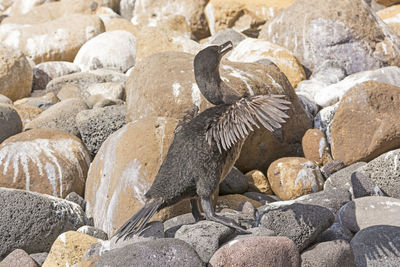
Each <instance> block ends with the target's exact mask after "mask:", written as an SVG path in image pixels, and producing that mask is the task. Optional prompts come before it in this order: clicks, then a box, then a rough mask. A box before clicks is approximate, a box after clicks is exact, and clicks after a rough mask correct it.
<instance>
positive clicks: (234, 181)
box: [219, 167, 249, 195]
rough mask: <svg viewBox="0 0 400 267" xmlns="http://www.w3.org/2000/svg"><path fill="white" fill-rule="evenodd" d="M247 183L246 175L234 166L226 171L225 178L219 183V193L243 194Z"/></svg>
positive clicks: (247, 185)
mask: <svg viewBox="0 0 400 267" xmlns="http://www.w3.org/2000/svg"><path fill="white" fill-rule="evenodd" d="M248 187H249V183H248V182H247V179H246V177H245V176H244V175H243V173H242V172H241V171H239V170H238V169H237V168H236V167H233V168H232V170H231V171H230V172H229V173H228V175H227V176H226V177H225V179H224V180H223V181H222V182H221V183H220V184H219V194H220V195H228V194H243V193H244V192H246V191H247V189H248Z"/></svg>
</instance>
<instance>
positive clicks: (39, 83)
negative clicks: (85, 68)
mask: <svg viewBox="0 0 400 267" xmlns="http://www.w3.org/2000/svg"><path fill="white" fill-rule="evenodd" d="M79 71H81V69H80V68H79V67H78V66H77V65H75V64H74V63H71V62H67V61H49V62H42V63H40V64H38V65H36V66H35V67H34V68H33V85H32V89H33V90H44V89H46V85H47V84H48V83H49V82H50V81H51V80H52V79H54V78H57V77H60V76H64V75H68V74H71V73H75V72H79Z"/></svg>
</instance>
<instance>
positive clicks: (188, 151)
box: [116, 42, 290, 238]
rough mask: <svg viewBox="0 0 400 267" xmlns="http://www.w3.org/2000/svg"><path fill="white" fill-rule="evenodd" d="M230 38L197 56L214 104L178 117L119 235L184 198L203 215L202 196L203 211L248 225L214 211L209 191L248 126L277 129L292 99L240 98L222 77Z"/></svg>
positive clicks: (201, 82)
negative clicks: (147, 184) (141, 200)
mask: <svg viewBox="0 0 400 267" xmlns="http://www.w3.org/2000/svg"><path fill="white" fill-rule="evenodd" d="M231 49H232V43H231V42H227V43H225V44H223V45H220V46H210V47H207V48H205V49H204V50H202V51H200V52H199V53H198V54H197V55H196V57H195V59H194V72H195V78H196V82H197V84H198V86H199V89H200V91H201V93H202V94H203V95H204V96H205V97H206V98H207V99H208V100H209V101H210V102H211V103H213V104H214V105H216V106H214V107H211V108H209V109H207V110H205V111H203V112H201V113H200V114H198V115H197V111H198V109H191V110H190V111H189V112H188V113H187V115H185V117H184V118H183V119H182V120H181V121H180V122H179V124H178V126H177V128H176V130H175V136H174V139H173V141H172V143H171V145H170V147H169V150H168V153H167V155H166V157H165V159H164V161H163V163H162V164H161V167H160V170H159V172H158V174H157V176H156V178H155V180H154V182H153V184H152V186H151V187H150V189H149V190H148V191H147V193H146V194H145V197H146V199H147V201H146V204H145V205H144V207H143V208H142V209H141V210H140V211H138V212H137V213H136V214H135V215H134V216H132V218H130V219H129V220H128V221H127V222H126V223H125V224H124V225H123V226H122V227H121V228H120V229H119V230H118V231H117V233H116V234H117V235H118V238H121V237H125V238H126V237H127V236H130V235H133V234H138V233H140V232H141V231H142V230H143V229H144V227H145V225H146V223H147V221H148V220H149V219H150V218H151V217H152V216H153V215H154V213H155V212H156V211H158V210H160V209H162V208H164V207H167V206H170V205H172V204H175V203H177V202H179V201H181V200H183V199H185V198H190V199H191V204H192V212H193V215H194V217H195V218H196V220H200V219H201V215H200V212H199V211H198V208H197V201H196V198H197V197H199V198H200V201H201V206H202V208H203V211H204V214H205V217H206V218H207V219H208V220H213V221H216V222H220V223H222V224H224V225H227V226H230V227H233V228H235V229H237V230H239V231H244V230H243V229H242V228H241V227H240V226H239V225H237V224H236V223H235V222H234V221H233V220H231V219H229V218H225V217H221V216H217V215H216V214H215V213H214V210H213V207H212V204H211V197H212V195H213V193H214V192H215V190H216V188H217V186H218V184H219V183H220V182H221V181H222V180H223V179H224V178H225V177H226V175H227V174H228V173H229V171H230V170H231V169H232V167H233V165H234V163H235V161H236V160H237V158H238V157H239V154H240V150H241V148H242V145H243V143H244V141H245V139H246V137H247V135H248V133H249V132H250V131H253V129H254V128H255V127H258V128H259V125H258V124H259V123H260V124H261V125H263V126H264V127H265V128H266V129H268V130H270V131H274V129H277V128H280V127H281V123H283V122H285V120H284V119H286V118H288V116H287V115H286V114H285V113H284V112H283V110H287V109H288V106H287V105H289V104H290V102H288V101H286V100H284V99H283V96H280V95H261V96H251V97H245V98H242V97H241V96H240V95H239V94H238V93H237V92H236V91H235V90H233V89H232V88H230V87H228V86H227V85H226V84H225V83H224V82H223V81H222V80H221V78H220V75H219V64H220V60H221V58H222V56H223V55H224V54H225V53H226V52H228V51H229V50H231Z"/></svg>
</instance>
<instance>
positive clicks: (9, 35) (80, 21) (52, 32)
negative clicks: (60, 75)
mask: <svg viewBox="0 0 400 267" xmlns="http://www.w3.org/2000/svg"><path fill="white" fill-rule="evenodd" d="M102 32H104V25H103V22H102V21H101V20H100V18H99V17H97V16H94V15H82V14H72V15H68V16H65V17H60V18H57V19H55V20H52V21H47V22H43V23H38V24H34V25H18V24H7V23H4V22H3V23H2V24H1V25H0V41H1V42H2V43H4V44H6V45H9V46H12V47H14V48H17V49H20V50H21V51H22V52H23V53H24V54H25V55H26V56H27V57H29V58H30V59H32V60H33V61H34V62H35V63H36V64H38V63H41V62H44V61H52V60H54V61H60V60H61V61H72V60H73V59H74V58H75V55H76V54H77V53H78V50H79V48H80V47H81V46H82V45H83V44H84V43H86V42H87V41H88V40H89V39H91V38H93V37H94V36H96V35H98V34H100V33H102Z"/></svg>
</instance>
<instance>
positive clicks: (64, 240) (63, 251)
mask: <svg viewBox="0 0 400 267" xmlns="http://www.w3.org/2000/svg"><path fill="white" fill-rule="evenodd" d="M99 241H100V240H99V239H97V238H94V237H91V236H89V235H86V234H83V233H79V232H75V231H68V232H65V233H62V234H61V235H60V236H58V238H57V239H56V241H54V243H53V245H52V246H51V249H50V252H49V255H48V256H47V258H46V260H45V261H44V263H43V265H42V266H43V267H57V266H72V265H74V264H76V263H78V262H80V261H81V260H82V257H83V254H85V252H86V250H87V249H88V248H89V247H90V246H91V245H92V244H94V243H97V242H99Z"/></svg>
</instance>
